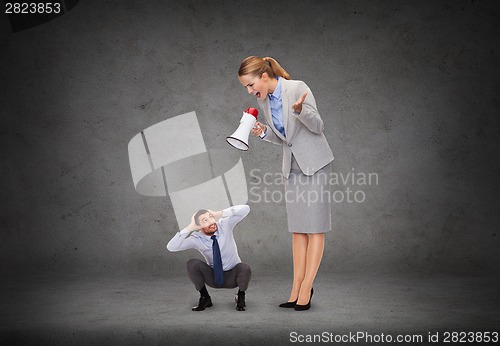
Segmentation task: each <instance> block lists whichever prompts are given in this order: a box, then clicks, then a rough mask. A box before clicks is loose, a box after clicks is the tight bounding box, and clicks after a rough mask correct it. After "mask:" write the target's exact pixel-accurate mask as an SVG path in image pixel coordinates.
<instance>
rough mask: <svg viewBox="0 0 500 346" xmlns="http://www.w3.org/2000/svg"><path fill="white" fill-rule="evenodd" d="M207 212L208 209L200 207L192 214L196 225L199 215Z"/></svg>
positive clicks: (198, 221)
mask: <svg viewBox="0 0 500 346" xmlns="http://www.w3.org/2000/svg"><path fill="white" fill-rule="evenodd" d="M206 213H209V211H208V210H206V209H200V210H198V211H197V212H196V214H194V223H195V224H197V225H198V226H199V225H200V216H201V215H203V214H206Z"/></svg>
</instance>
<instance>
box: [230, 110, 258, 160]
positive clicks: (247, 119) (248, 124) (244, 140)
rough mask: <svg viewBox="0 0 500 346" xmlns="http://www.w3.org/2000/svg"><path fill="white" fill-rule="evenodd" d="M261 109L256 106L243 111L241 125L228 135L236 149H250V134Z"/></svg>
mask: <svg viewBox="0 0 500 346" xmlns="http://www.w3.org/2000/svg"><path fill="white" fill-rule="evenodd" d="M258 114H259V111H258V110H256V109H255V108H248V109H247V110H246V111H244V112H243V116H242V117H241V120H240V126H238V128H237V129H236V131H234V133H233V134H232V135H231V136H229V137H226V141H227V142H228V143H229V144H231V145H232V146H233V147H235V148H236V149H240V150H244V151H247V150H248V136H249V135H250V131H252V128H253V127H254V125H255V122H256V121H257V115H258Z"/></svg>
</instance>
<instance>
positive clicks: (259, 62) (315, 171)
mask: <svg viewBox="0 0 500 346" xmlns="http://www.w3.org/2000/svg"><path fill="white" fill-rule="evenodd" d="M238 79H239V81H240V83H241V84H242V85H243V86H244V87H245V88H246V90H247V91H248V93H249V94H252V95H255V96H256V97H257V102H258V104H259V106H260V108H261V109H262V110H263V111H264V116H265V119H266V122H267V124H268V125H267V126H266V125H263V124H261V123H259V122H257V123H256V127H255V128H254V130H252V134H253V135H255V136H259V137H261V138H263V139H264V140H266V141H268V142H271V143H274V144H278V145H281V146H282V147H283V166H282V170H283V175H284V177H285V178H286V179H285V201H286V210H287V220H288V230H289V232H291V233H292V248H293V286H292V291H291V293H290V298H289V299H288V301H287V302H286V303H283V304H280V307H283V308H294V309H295V310H308V309H309V308H310V306H311V298H312V295H313V292H314V291H313V282H314V278H315V277H316V273H317V272H318V268H319V265H320V263H321V259H322V257H323V248H324V243H325V236H324V233H325V232H329V231H330V230H331V206H330V197H331V186H330V185H329V182H330V173H331V171H332V168H331V162H332V160H333V154H332V151H331V149H330V146H329V145H328V142H327V141H326V138H325V135H324V134H323V129H324V125H323V120H321V117H320V115H319V113H318V110H317V108H316V101H315V100H314V97H313V94H312V92H311V90H310V89H309V87H308V86H307V85H306V84H305V83H304V82H302V81H296V80H291V79H290V75H289V74H288V73H287V72H286V71H285V70H284V69H283V68H282V67H281V66H280V64H278V62H277V61H276V60H274V59H273V58H269V57H266V58H260V57H256V56H250V57H248V58H246V59H245V60H243V62H242V63H241V65H240V69H239V71H238Z"/></svg>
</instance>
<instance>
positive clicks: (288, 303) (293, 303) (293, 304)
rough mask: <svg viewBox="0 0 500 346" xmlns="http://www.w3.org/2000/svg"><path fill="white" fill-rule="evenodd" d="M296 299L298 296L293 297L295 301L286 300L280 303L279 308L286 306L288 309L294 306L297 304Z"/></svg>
mask: <svg viewBox="0 0 500 346" xmlns="http://www.w3.org/2000/svg"><path fill="white" fill-rule="evenodd" d="M297 300H298V298H297V299H295V301H293V302H286V303H283V304H280V308H288V309H290V308H294V307H295V305H296V304H297Z"/></svg>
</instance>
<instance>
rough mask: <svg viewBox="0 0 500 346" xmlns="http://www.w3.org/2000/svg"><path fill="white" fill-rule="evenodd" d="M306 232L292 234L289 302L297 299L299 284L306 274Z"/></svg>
mask: <svg viewBox="0 0 500 346" xmlns="http://www.w3.org/2000/svg"><path fill="white" fill-rule="evenodd" d="M307 243H308V238H307V234H304V233H293V234H292V251H293V286H292V292H291V293H290V299H288V301H289V302H293V301H295V300H297V297H298V296H299V291H300V286H301V285H302V281H303V280H304V277H305V275H306V255H307Z"/></svg>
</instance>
